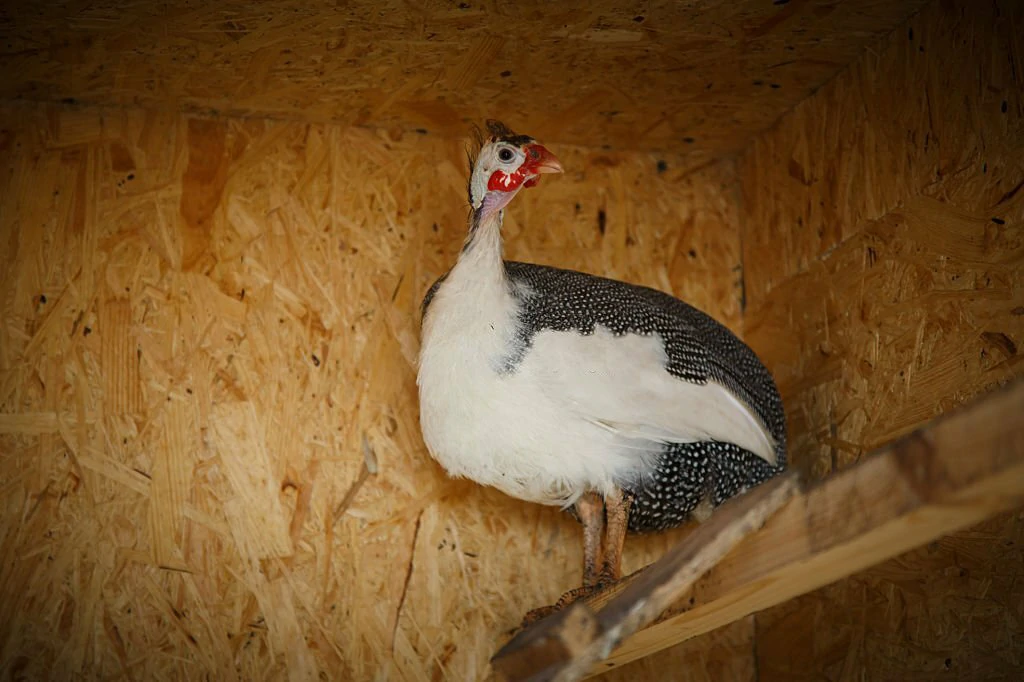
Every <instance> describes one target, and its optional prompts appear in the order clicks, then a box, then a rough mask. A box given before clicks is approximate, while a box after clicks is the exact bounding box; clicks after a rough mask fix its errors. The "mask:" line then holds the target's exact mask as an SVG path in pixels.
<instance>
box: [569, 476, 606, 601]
mask: <svg viewBox="0 0 1024 682" xmlns="http://www.w3.org/2000/svg"><path fill="white" fill-rule="evenodd" d="M576 514H577V515H578V516H579V517H580V522H581V523H582V524H583V587H585V588H590V587H594V586H595V585H596V584H597V580H598V576H599V574H600V571H601V566H602V563H603V558H604V553H603V551H602V547H601V540H602V538H601V536H602V535H603V534H604V504H603V503H602V502H601V498H600V497H599V496H598V495H597V494H596V493H587V494H585V495H584V496H583V497H581V498H580V499H579V500H578V501H577V502H576Z"/></svg>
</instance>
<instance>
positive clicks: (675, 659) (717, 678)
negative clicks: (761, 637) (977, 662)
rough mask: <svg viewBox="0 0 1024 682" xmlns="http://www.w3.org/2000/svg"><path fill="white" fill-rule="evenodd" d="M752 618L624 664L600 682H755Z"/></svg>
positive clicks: (607, 674)
mask: <svg viewBox="0 0 1024 682" xmlns="http://www.w3.org/2000/svg"><path fill="white" fill-rule="evenodd" d="M755 661H756V659H755V658H754V617H753V616H747V617H746V618H742V619H740V620H738V621H736V622H734V623H731V624H729V625H726V626H723V627H721V628H719V629H718V630H713V631H712V632H709V633H707V634H705V635H702V636H700V637H694V638H693V639H688V640H686V641H684V642H682V643H680V644H677V645H675V646H674V647H670V648H668V649H663V650H662V651H659V652H658V653H656V654H652V655H650V656H646V657H644V658H641V659H638V660H636V661H633V662H632V663H627V664H626V665H623V666H620V667H618V668H615V669H614V670H611V671H609V672H607V673H605V674H604V675H601V676H599V677H597V678H593V679H597V680H600V682H638V681H643V682H646V681H650V682H654V681H657V682H724V681H727V682H757V679H758V678H757V675H758V671H757V668H756V665H755Z"/></svg>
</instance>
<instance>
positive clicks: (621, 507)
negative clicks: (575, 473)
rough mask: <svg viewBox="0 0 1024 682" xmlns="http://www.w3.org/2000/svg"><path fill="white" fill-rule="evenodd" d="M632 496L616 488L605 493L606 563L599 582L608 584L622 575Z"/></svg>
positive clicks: (602, 568)
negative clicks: (623, 553)
mask: <svg viewBox="0 0 1024 682" xmlns="http://www.w3.org/2000/svg"><path fill="white" fill-rule="evenodd" d="M632 501H633V500H632V498H631V497H629V496H628V495H626V494H625V493H623V492H622V490H621V489H619V488H615V490H614V491H612V492H611V493H609V494H608V495H605V498H604V506H605V514H606V515H607V521H606V529H605V541H604V564H603V565H602V567H601V575H600V576H599V577H598V582H599V583H600V584H602V585H608V584H610V583H614V582H616V581H617V580H618V579H619V578H621V577H622V545H623V544H625V542H626V529H627V528H628V526H629V506H630V504H631V503H632Z"/></svg>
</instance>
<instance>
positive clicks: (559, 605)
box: [519, 571, 618, 630]
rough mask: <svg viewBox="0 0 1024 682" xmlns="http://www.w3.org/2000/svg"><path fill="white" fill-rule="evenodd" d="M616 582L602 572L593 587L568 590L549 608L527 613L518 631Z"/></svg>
mask: <svg viewBox="0 0 1024 682" xmlns="http://www.w3.org/2000/svg"><path fill="white" fill-rule="evenodd" d="M616 582H618V579H616V578H613V577H611V576H610V575H606V574H605V572H604V571H602V572H601V573H600V577H599V578H598V580H597V582H596V583H594V584H593V585H583V586H581V587H577V588H575V589H572V590H569V591H568V592H566V593H565V594H563V595H562V596H561V597H559V598H558V601H556V602H555V603H554V604H552V605H551V606H541V607H539V608H536V609H533V610H531V611H529V612H527V614H526V615H525V616H523V622H522V623H520V624H519V630H524V629H526V628H528V627H529V626H531V625H533V624H534V623H536V622H537V621H540V620H543V619H544V618H547V617H548V616H550V615H551V614H552V613H557V612H559V611H561V610H562V609H564V608H567V607H569V606H572V605H573V604H575V603H576V602H577V601H579V600H580V599H586V598H587V597H590V596H592V595H595V594H597V593H598V592H601V591H602V590H605V589H607V588H609V587H611V586H612V585H614V584H615V583H616Z"/></svg>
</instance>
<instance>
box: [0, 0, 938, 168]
mask: <svg viewBox="0 0 1024 682" xmlns="http://www.w3.org/2000/svg"><path fill="white" fill-rule="evenodd" d="M925 2H926V0H856V1H852V2H851V1H847V2H835V0H791V1H790V2H788V3H783V2H769V1H768V0H702V2H699V3H694V2H689V3H682V2H676V1H675V0H643V1H635V2H628V3H622V2H613V1H612V0H595V1H592V2H588V3H568V4H567V3H552V2H545V1H543V0H526V1H520V2H508V3H501V2H495V1H493V0H469V1H467V2H449V1H447V0H424V1H422V2H416V3H410V2H403V1H401V0H388V1H386V2H380V1H373V2H370V1H368V0H357V1H352V2H344V3H339V2H334V1H330V0H229V1H227V2H217V3H202V2H190V1H184V0H176V1H174V2H167V1H166V0H164V1H160V2H157V1H155V0H143V1H141V2H138V1H136V2H131V3H125V2H118V1H115V0H94V1H91V2H89V3H86V4H82V3H73V2H68V1H66V0H65V1H63V2H47V3H36V4H34V5H33V4H25V3H8V6H7V7H5V8H4V11H3V12H0V36H3V37H4V38H3V45H2V47H0V69H2V70H3V72H4V73H5V77H4V79H3V82H2V83H0V97H6V98H12V97H16V98H28V99H34V100H47V101H60V100H63V99H65V98H73V99H75V100H78V101H80V102H87V103H99V104H119V105H142V106H145V107H147V108H163V109H174V110H179V109H185V110H189V111H199V112H209V111H214V112H218V113H220V114H233V115H239V116H261V117H267V116H269V117H275V118H285V119H301V120H315V121H334V122H338V123H345V124H361V125H367V126H371V127H383V128H392V127H400V128H402V129H405V130H407V131H408V130H412V129H416V128H425V129H428V130H430V131H431V132H442V133H444V134H447V135H462V134H463V133H464V131H465V122H466V121H467V120H474V121H476V120H479V119H482V118H484V117H493V116H496V115H501V116H506V117H509V118H512V117H515V118H517V119H518V120H520V121H521V122H522V123H524V127H528V128H529V129H531V130H532V131H534V133H535V134H536V135H538V136H541V137H543V138H545V139H547V140H549V141H559V142H562V143H573V144H582V145H589V146H593V147H601V146H603V145H609V146H611V147H614V148H622V149H626V150H630V149H637V148H644V149H652V150H659V151H661V150H666V149H674V150H677V151H684V150H690V151H696V155H697V156H699V157H701V158H705V159H706V158H711V157H715V156H719V155H721V154H723V153H732V152H735V151H738V150H739V149H740V148H741V147H742V146H743V145H745V144H746V142H747V141H748V140H749V139H750V137H751V136H752V135H753V134H755V133H757V132H759V131H762V130H764V129H765V128H767V127H768V126H770V125H771V123H772V122H773V121H774V120H775V119H776V118H777V117H778V116H779V115H780V114H781V113H782V112H784V111H786V110H787V109H789V108H790V107H792V106H793V105H794V104H796V103H797V102H799V101H800V100H801V99H803V98H804V97H806V96H807V95H808V94H810V93H811V92H813V91H814V89H815V88H816V87H818V86H819V85H820V84H821V83H823V82H824V81H826V80H827V79H828V78H830V77H831V76H832V75H833V74H834V73H836V72H837V71H839V70H840V69H841V68H842V67H843V66H844V65H846V64H848V63H849V62H850V61H851V60H853V59H854V58H855V57H856V56H857V55H858V54H860V52H861V50H862V49H863V46H864V45H865V43H867V42H869V41H870V40H871V39H873V38H874V37H877V36H879V35H883V34H884V33H886V32H887V31H889V30H890V29H891V28H892V27H894V26H896V25H898V24H899V23H901V22H903V21H904V20H906V18H907V17H908V16H910V15H911V14H912V13H913V12H914V11H915V10H916V9H917V8H919V7H921V6H922V5H923V4H924V3H925Z"/></svg>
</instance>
